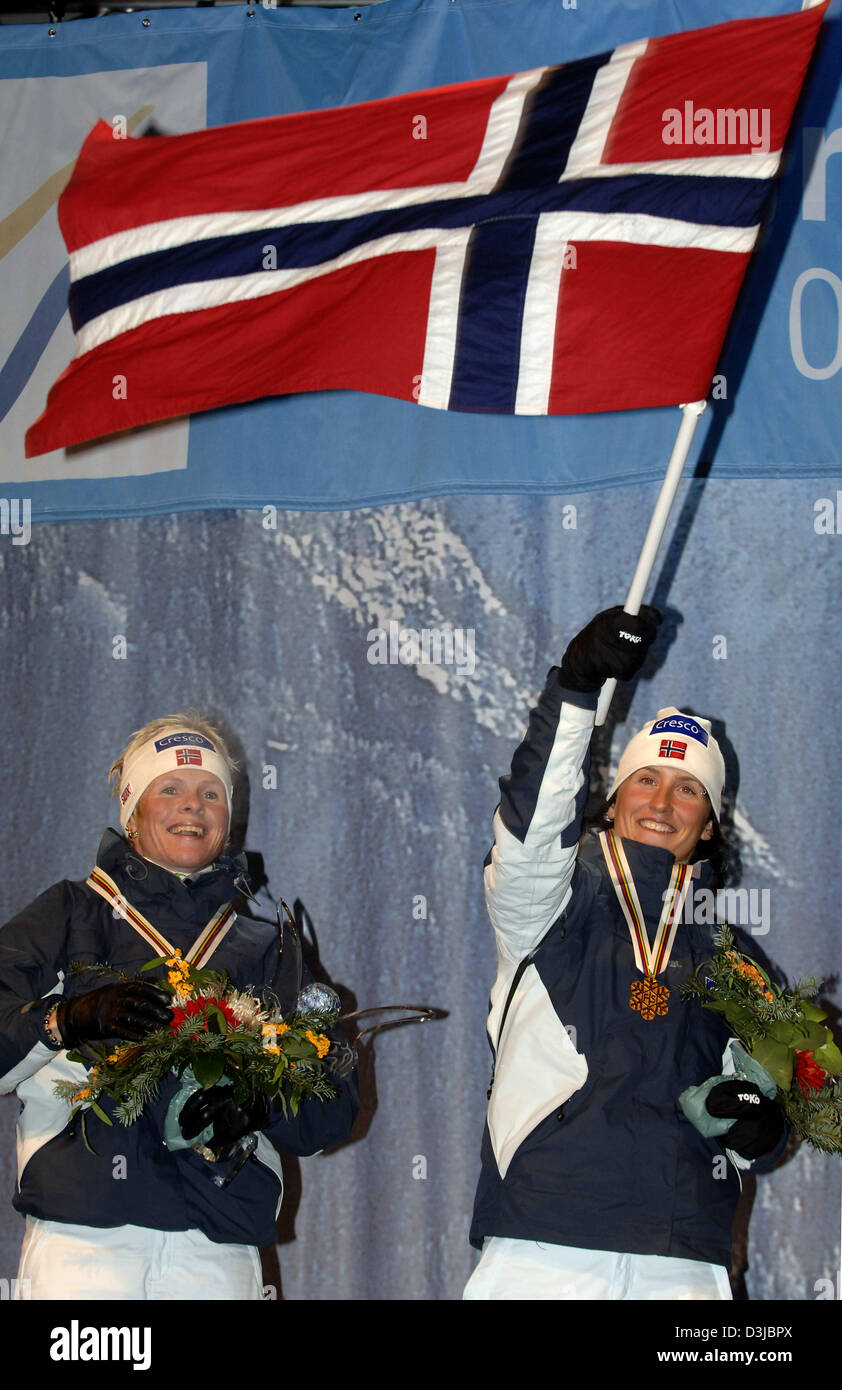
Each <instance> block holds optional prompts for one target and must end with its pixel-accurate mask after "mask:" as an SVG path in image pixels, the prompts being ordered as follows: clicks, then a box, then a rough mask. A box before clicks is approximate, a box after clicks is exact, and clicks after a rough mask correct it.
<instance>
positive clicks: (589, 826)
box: [582, 793, 731, 888]
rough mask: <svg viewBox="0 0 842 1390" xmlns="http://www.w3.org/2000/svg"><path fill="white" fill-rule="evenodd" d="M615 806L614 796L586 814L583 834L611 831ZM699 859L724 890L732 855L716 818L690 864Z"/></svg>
mask: <svg viewBox="0 0 842 1390" xmlns="http://www.w3.org/2000/svg"><path fill="white" fill-rule="evenodd" d="M615 796H616V793H615ZM613 804H614V796H612V797H609V799H608V800H607V801H603V802H602V805H600V806H597V808H596V810H595V811H593V812H591V813H590V814H586V815H585V818H584V820H583V822H582V831H583V833H584V834H587V832H588V831H591V830H594V831H596V830H610V828H611V826H612V824H613V822H612V821H611V820H609V818H608V811H609V808H610V807H611V806H612V805H613ZM698 859H707V861H708V863H709V864H710V867H711V870H712V871H713V887H714V888H724V886H725V884H726V883H727V882H728V877H729V873H730V869H731V854H730V850H729V846H728V841H727V840H726V838H725V835H724V833H723V830H722V826H721V825H720V823H719V821H718V820H717V819H716V816H714V817H713V834H712V835H711V837H710V839H709V840H701V839H700V840H699V841H698V843H697V845H696V848H695V849H694V850H693V853H692V854H691V855H690V863H691V864H695V863H696V861H697V860H698Z"/></svg>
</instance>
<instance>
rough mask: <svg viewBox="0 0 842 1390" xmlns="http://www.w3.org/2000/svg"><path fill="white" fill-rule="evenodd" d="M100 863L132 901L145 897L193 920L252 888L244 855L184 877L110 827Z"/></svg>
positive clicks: (222, 859) (223, 857)
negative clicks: (146, 856)
mask: <svg viewBox="0 0 842 1390" xmlns="http://www.w3.org/2000/svg"><path fill="white" fill-rule="evenodd" d="M96 862H97V865H98V866H99V868H101V869H104V870H105V872H106V873H107V874H110V876H111V877H112V878H113V879H114V882H115V883H116V884H117V887H118V888H119V889H120V890H121V892H123V893H125V895H126V897H127V898H128V899H129V901H130V902H134V903H137V901H138V898H142V899H144V901H145V903H146V904H154V903H159V904H161V905H162V906H163V905H166V907H167V908H168V909H169V910H170V911H171V912H175V913H176V915H177V916H178V917H181V918H183V919H184V920H185V921H192V920H193V919H194V918H195V916H196V911H197V909H206V910H210V911H213V910H215V909H216V908H218V907H221V906H222V904H223V903H225V902H228V901H230V900H231V899H232V898H236V897H238V896H239V895H240V894H241V893H243V892H247V891H248V888H249V882H248V877H247V866H246V857H245V855H244V854H239V853H238V854H223V855H221V856H220V858H219V859H217V860H216V862H215V863H214V864H213V865H211V867H210V868H209V869H207V870H205V871H203V872H202V873H200V874H194V875H193V876H192V877H191V878H185V879H182V878H179V877H178V875H177V874H173V873H170V871H169V870H168V869H162V868H161V867H160V865H159V864H153V863H152V862H151V861H150V860H149V859H143V858H142V857H141V856H140V855H139V854H136V853H135V851H134V850H133V849H132V848H131V847H130V846H129V845H128V844H127V842H126V840H125V839H124V838H123V836H122V835H118V834H117V831H116V830H112V829H111V828H110V827H109V828H108V829H107V830H106V831H105V834H104V835H103V837H102V840H101V841H100V846H99V850H98V852H97V857H96Z"/></svg>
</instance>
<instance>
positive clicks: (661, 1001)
mask: <svg viewBox="0 0 842 1390" xmlns="http://www.w3.org/2000/svg"><path fill="white" fill-rule="evenodd" d="M669 1000H670V992H669V989H668V988H667V986H666V985H659V984H658V981H657V980H656V979H655V976H654V975H644V977H643V979H642V980H635V981H634V983H633V984H632V987H631V994H630V995H629V1008H630V1009H634V1010H635V1011H636V1012H637V1013H639V1014H640V1017H641V1018H643V1019H645V1020H646V1022H647V1023H651V1022H652V1019H653V1018H663V1016H664V1014H665V1013H666V1012H667V1011H668V1009H669V1006H670V1003H669Z"/></svg>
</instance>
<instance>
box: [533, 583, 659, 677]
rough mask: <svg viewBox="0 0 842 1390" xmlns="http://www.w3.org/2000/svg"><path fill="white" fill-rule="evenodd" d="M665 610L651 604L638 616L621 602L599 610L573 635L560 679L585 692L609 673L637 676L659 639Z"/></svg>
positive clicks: (563, 659)
mask: <svg viewBox="0 0 842 1390" xmlns="http://www.w3.org/2000/svg"><path fill="white" fill-rule="evenodd" d="M660 621H661V614H660V613H659V612H658V610H657V609H656V608H650V607H649V606H648V605H647V604H644V606H643V607H642V608H641V610H640V613H639V614H638V616H637V617H634V616H633V615H632V614H631V613H626V612H624V610H623V608H622V607H621V606H620V605H619V604H618V605H617V607H616V608H608V609H606V611H605V612H604V613H597V615H596V617H595V618H592V619H591V621H590V622H589V623H588V625H587V627H584V628H582V631H581V632H580V633H579V634H578V636H576V637H574V638H573V641H572V642H571V643H570V646H569V647H568V648H567V651H566V652H565V653H564V657H563V658H562V662H561V667H560V669H559V673H558V679H559V683H560V684H561V685H563V686H564V687H565V689H567V690H578V691H580V692H581V693H582V694H587V693H591V692H593V691H595V690H599V689H600V688H601V686H602V684H603V682H604V681H606V680H607V679H608V677H609V676H613V677H614V678H615V680H618V681H627V680H631V678H632V676H636V675H637V673H638V671H639V670H640V668H641V666H642V665H643V662H644V660H645V659H646V653H647V651H648V650H649V648H650V647H651V645H652V643H653V642H654V640H655V634H656V632H657V630H658V624H659V623H660Z"/></svg>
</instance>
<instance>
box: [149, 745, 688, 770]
mask: <svg viewBox="0 0 842 1390" xmlns="http://www.w3.org/2000/svg"><path fill="white" fill-rule="evenodd" d="M683 756H684V755H683V754H682V757H683ZM175 760H176V762H177V763H178V766H179V767H194V766H195V767H201V766H202V755H201V753H200V752H199V749H198V748H177V749H176V752H175Z"/></svg>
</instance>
